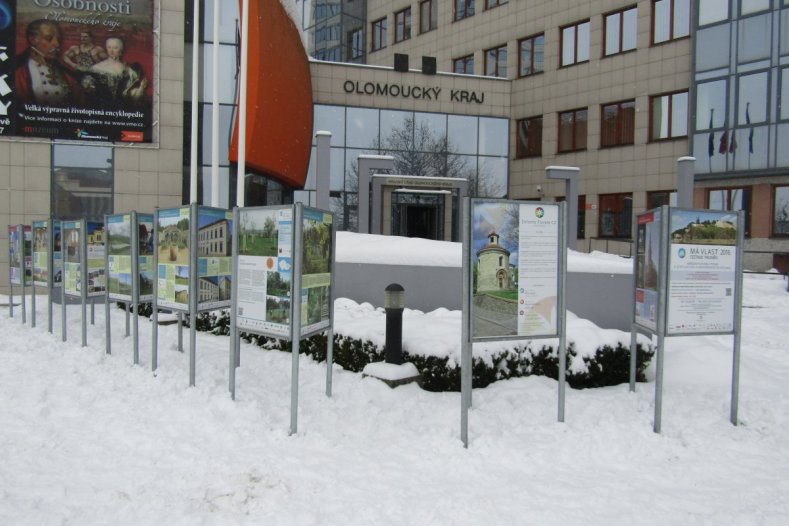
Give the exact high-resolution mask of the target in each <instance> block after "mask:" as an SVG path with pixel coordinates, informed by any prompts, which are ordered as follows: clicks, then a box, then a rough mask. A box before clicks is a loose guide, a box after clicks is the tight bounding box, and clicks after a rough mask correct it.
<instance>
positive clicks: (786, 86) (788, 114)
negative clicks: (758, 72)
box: [778, 68, 789, 121]
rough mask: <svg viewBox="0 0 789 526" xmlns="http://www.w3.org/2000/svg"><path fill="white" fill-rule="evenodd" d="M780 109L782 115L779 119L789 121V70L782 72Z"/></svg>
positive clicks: (785, 69)
mask: <svg viewBox="0 0 789 526" xmlns="http://www.w3.org/2000/svg"><path fill="white" fill-rule="evenodd" d="M780 93H781V94H780V97H781V98H780V99H778V107H779V108H781V113H780V115H779V116H778V118H779V119H780V120H782V121H785V120H787V119H789V68H784V69H782V70H781V92H780Z"/></svg>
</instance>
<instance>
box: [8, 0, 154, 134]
mask: <svg viewBox="0 0 789 526" xmlns="http://www.w3.org/2000/svg"><path fill="white" fill-rule="evenodd" d="M153 15H154V2H153V0H122V1H109V2H88V1H79V0H73V1H72V0H0V22H2V23H0V49H2V50H4V56H6V57H7V58H5V59H4V60H0V78H3V79H5V81H4V83H3V87H4V88H6V89H0V107H4V108H6V111H5V112H3V114H2V115H0V136H6V137H11V136H17V137H42V138H47V139H67V140H72V141H118V142H135V143H151V142H153V126H152V123H153V122H154V120H155V119H154V118H153V112H154V97H153V95H154V72H155V64H154V58H155V53H154V40H155V38H154V36H155V35H154V27H153V22H154V16H153Z"/></svg>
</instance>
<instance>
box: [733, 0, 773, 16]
mask: <svg viewBox="0 0 789 526" xmlns="http://www.w3.org/2000/svg"><path fill="white" fill-rule="evenodd" d="M768 9H770V0H742V1H741V2H740V16H745V15H749V14H751V13H758V12H760V11H767V10H768Z"/></svg>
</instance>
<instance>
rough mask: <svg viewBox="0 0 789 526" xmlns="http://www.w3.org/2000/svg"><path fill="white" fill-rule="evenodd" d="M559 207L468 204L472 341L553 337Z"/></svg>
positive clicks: (557, 277)
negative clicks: (469, 214) (469, 217)
mask: <svg viewBox="0 0 789 526" xmlns="http://www.w3.org/2000/svg"><path fill="white" fill-rule="evenodd" d="M559 227H560V213H559V205H558V204H548V203H524V202H514V201H501V200H497V201H492V200H481V199H473V200H472V201H471V254H470V255H469V257H470V258H471V268H472V275H471V280H472V284H471V291H472V302H471V314H472V316H471V320H472V321H471V325H472V338H473V339H486V338H487V339H490V338H502V337H505V338H506V337H511V338H515V337H535V336H556V335H558V333H559V329H558V313H557V311H558V298H559V277H560V276H559V268H560V256H561V250H560V239H559V234H560V231H559Z"/></svg>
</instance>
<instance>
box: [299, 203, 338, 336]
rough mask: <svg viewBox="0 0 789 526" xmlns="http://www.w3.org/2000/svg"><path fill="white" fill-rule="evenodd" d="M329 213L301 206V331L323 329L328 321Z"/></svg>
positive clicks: (329, 284)
mask: <svg viewBox="0 0 789 526" xmlns="http://www.w3.org/2000/svg"><path fill="white" fill-rule="evenodd" d="M332 221H333V216H332V215H331V214H330V213H327V212H324V211H323V210H318V209H316V208H308V207H306V206H305V207H304V208H303V212H302V227H301V237H302V239H301V247H302V258H301V318H300V319H301V335H302V336H307V335H310V334H313V333H315V332H319V331H322V330H324V329H325V328H326V327H328V326H329V324H330V323H331V312H330V311H331V284H332V276H331V268H332V260H333V250H334V247H333V245H332Z"/></svg>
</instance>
